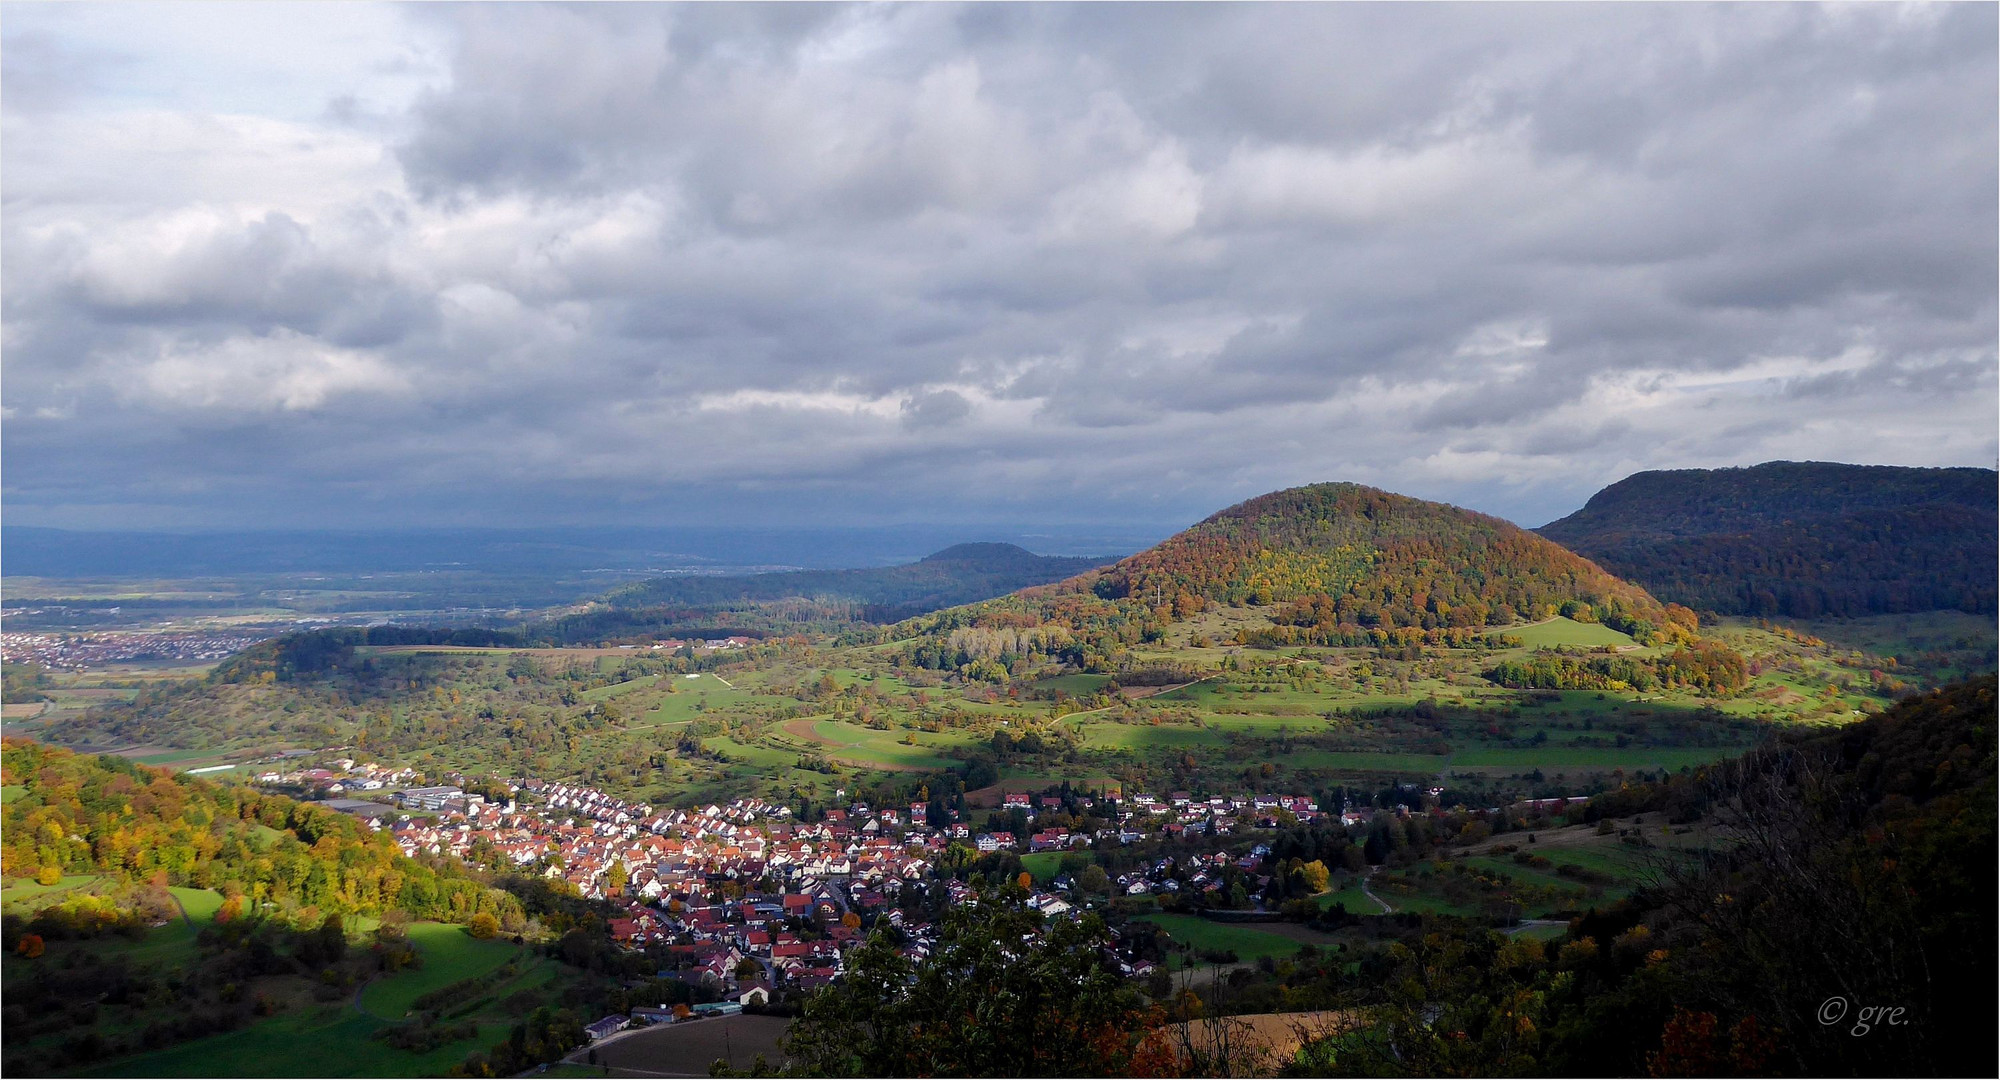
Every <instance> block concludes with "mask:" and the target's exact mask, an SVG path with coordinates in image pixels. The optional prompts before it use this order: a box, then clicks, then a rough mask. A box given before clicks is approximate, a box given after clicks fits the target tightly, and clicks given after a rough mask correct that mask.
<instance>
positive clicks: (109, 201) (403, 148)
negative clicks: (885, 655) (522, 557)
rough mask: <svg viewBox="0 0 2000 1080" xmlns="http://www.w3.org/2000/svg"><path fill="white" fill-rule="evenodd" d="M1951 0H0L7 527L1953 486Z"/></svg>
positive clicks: (1991, 186) (1964, 371)
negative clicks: (1354, 494)
mask: <svg viewBox="0 0 2000 1080" xmlns="http://www.w3.org/2000/svg"><path fill="white" fill-rule="evenodd" d="M1995 10H1996V9H1995V8H1994V6H1992V5H1970V4H1967V5H1938V6H1914V7H1908V6H1894V5H1861V6H1855V7H1834V8H1819V7H1807V6H1794V5H1748V6H1730V7H1700V6H1693V5H1682V4H1673V5H1665V6H1648V5H1636V4H1608V5H1602V6H1596V5H1574V4H1566V5H1550V6H1534V7H1512V6H1501V5H1488V4H1479V5H1472V6H1465V7H1458V6H1427V5H1417V4H1390V5H1383V6H1374V5H1346V4H1341V5H1331V6H1307V5H1284V6H1261V5H1226V6H1218V7H1207V6H1192V5H1174V6H1168V7H1151V6H1136V5H1114V6H1106V7H1054V6H1039V5H1037V6H1025V5H1023V6H1016V5H1005V6H968V7H959V6H938V5H919V6H908V7H886V6H869V7H842V6H831V5H808V6H801V7H784V6H733V5H698V6H689V7H680V6H650V5H639V4H613V5H602V6H592V7H587V8H586V7H564V6H550V7H538V6H522V5H494V6H482V5H465V6H460V5H418V6H411V7H392V6H382V7H370V6H360V5H346V4H342V5H337V6H326V7H321V6H314V5H309V4H273V5H269V6H259V5H254V4H228V5H223V6H217V7H205V6H201V5H187V4H175V5H163V4H162V5H138V6H131V7H127V6H120V5H89V4H54V5H29V4H18V3H16V4H8V5H6V7H5V10H4V19H0V35H3V36H4V56H0V74H4V99H0V100H3V101H4V115H3V116H0V119H3V120H4V132H3V133H0V134H4V150H5V154H4V159H3V161H4V163H0V196H4V214H0V260H4V297H0V300H3V301H4V305H3V306H0V333H4V339H0V344H4V386H0V391H4V410H5V411H4V416H3V417H0V419H3V420H4V424H0V442H3V443H4V457H0V468H3V469H4V501H5V512H6V518H7V520H8V522H9V523H12V524H42V525H61V526H71V527H93V528H103V527H156V526H170V527H190V526H226V527H256V526H317V525H340V526H385V525H405V524H407V525H415V524H489V523H490V524H553V523H628V524H641V523H643V524H700V523H723V524H765V523H773V522H786V521H800V520H816V521H826V522H832V523H841V524H859V523H871V522H878V521H897V520H901V521H931V522H945V521H960V522H966V521H1024V522H1032V521H1040V522H1093V521H1114V520H1129V521H1150V522H1164V523H1180V522H1186V521H1189V520H1192V519H1195V518H1198V517H1200V516H1202V515H1204V514H1206V513H1208V512H1209V511H1211V510H1214V509H1217V508H1219V507H1221V506H1224V505H1227V504H1229V503H1232V502H1235V501H1238V500H1240V499H1242V498H1245V497H1248V496H1251V495H1255V494H1258V493H1261V492H1263V491H1267V490H1271V489H1274V488H1279V487H1285V486H1289V485H1293V484H1299V483H1306V482H1312V481H1318V480H1336V479H1345V480H1358V481H1362V482H1365V483H1370V484H1376V485H1379V486H1382V487H1386V488H1390V489H1392V490H1396V491H1402V492H1406V493H1409V494H1414V495H1420V496H1424V497H1428V498H1439V499H1445V500H1449V501H1452V502H1457V503H1460V504H1462V505H1467V506H1472V507H1475V508H1478V509H1482V510H1486V511H1489V512H1493V513H1497V514H1500V515H1503V516H1506V517H1509V518H1512V519H1514V520H1516V521H1519V522H1522V523H1523V524H1529V525H1536V524H1540V523H1542V522H1543V521H1546V520H1548V519H1550V518H1553V517H1557V516H1560V515H1562V514H1565V513H1567V512H1569V511H1570V510H1572V509H1574V508H1575V507H1576V506H1578V505H1580V504H1581V502H1582V501H1583V499H1585V498H1586V497H1587V496H1588V495H1589V494H1590V493H1591V492H1592V491H1594V490H1596V489H1597V488H1599V487H1601V486H1603V485H1604V484H1606V483H1609V482H1611V481H1613V480H1616V479H1618V478H1620V477H1622V476H1625V475H1627V474H1629V473H1631V472H1634V471H1637V470H1640V469H1646V468H1659V467H1689V466H1719V465H1733V464H1734V465H1740V464H1751V463H1755V462H1760V461H1765V460H1769V459H1773V458H1792V459H1823V460H1840V461H1855V462H1875V463H1894V464H1908V465H1984V466H1991V465H1993V464H1994V461H1995V456H1996V452H2000V451H1997V450H1996V434H1995V432H1996V426H2000V415H1996V392H2000V391H1997V390H1996V336H2000V329H1996V314H1995V297H1996V291H2000V270H1996V250H2000V248H1997V247H1996V230H2000V224H1996V209H1995V208H1996V203H2000V181H1996V161H1997V160H2000V147H1996V100H2000V78H1997V77H1996V45H1995V42H1996V25H1995Z"/></svg>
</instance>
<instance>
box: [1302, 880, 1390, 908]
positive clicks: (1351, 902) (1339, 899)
mask: <svg viewBox="0 0 2000 1080" xmlns="http://www.w3.org/2000/svg"><path fill="white" fill-rule="evenodd" d="M1335 880H1336V882H1338V879H1335ZM1313 902H1314V903H1316V904H1318V905H1319V909H1320V910H1321V911H1325V910H1327V909H1328V908H1331V907H1332V906H1333V905H1335V904H1340V905H1342V906H1344V907H1345V908H1346V909H1347V913H1348V914H1349V915H1380V914H1382V905H1380V904H1378V903H1376V902H1375V901H1373V900H1370V899H1368V894H1367V893H1365V892H1362V891H1361V879H1360V878H1358V877H1355V878H1349V879H1348V880H1347V882H1346V883H1345V884H1342V885H1341V887H1340V888H1338V889H1330V890H1328V891H1326V892H1323V893H1320V894H1319V895H1317V896H1314V897H1313Z"/></svg>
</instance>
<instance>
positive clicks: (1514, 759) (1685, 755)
mask: <svg viewBox="0 0 2000 1080" xmlns="http://www.w3.org/2000/svg"><path fill="white" fill-rule="evenodd" d="M1746 749H1748V748H1747V747H1742V746H1735V747H1727V746H1628V747H1596V746H1569V747H1563V746H1541V747H1533V748H1524V749H1516V748H1513V747H1502V746H1475V747H1468V748H1467V749H1464V750H1458V751H1454V752H1453V753H1452V755H1451V759H1450V764H1449V767H1450V768H1452V769H1501V770H1508V771H1512V772H1526V771H1529V770H1533V769H1540V770H1542V771H1543V772H1544V773H1559V772H1560V773H1568V772H1610V771H1611V770H1613V769H1624V770H1625V771H1627V772H1633V771H1636V770H1640V769H1648V770H1650V769H1666V770H1668V771H1678V770H1680V769H1681V768H1682V767H1693V766H1697V765H1706V764H1708V763H1709V762H1712V761H1721V760H1722V759H1724V758H1729V757H1734V756H1736V755H1738V754H1741V753H1743V752H1744V750H1746Z"/></svg>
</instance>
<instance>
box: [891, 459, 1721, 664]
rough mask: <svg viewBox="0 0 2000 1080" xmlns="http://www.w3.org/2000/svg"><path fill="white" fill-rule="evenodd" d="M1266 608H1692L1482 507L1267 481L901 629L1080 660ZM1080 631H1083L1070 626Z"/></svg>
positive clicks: (1636, 617)
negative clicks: (1006, 635) (1120, 551)
mask: <svg viewBox="0 0 2000 1080" xmlns="http://www.w3.org/2000/svg"><path fill="white" fill-rule="evenodd" d="M1216 604H1225V605H1253V606H1262V607H1265V608H1267V609H1268V612H1269V615H1270V618H1271V621H1272V622H1273V623H1274V624H1276V628H1275V630H1276V633H1277V637H1278V638H1281V639H1283V640H1278V641H1274V642H1270V643H1277V644H1284V643H1289V642H1298V643H1318V644H1369V643H1371V642H1378V641H1380V640H1382V639H1385V638H1386V639H1390V640H1395V641H1397V642H1400V643H1409V642H1411V641H1424V642H1429V643H1434V644H1437V643H1459V642H1463V641H1465V640H1468V639H1469V637H1470V636H1472V635H1474V634H1476V633H1479V632H1483V629H1484V628H1487V627H1505V626H1507V625H1510V624H1513V623H1516V622H1520V621H1523V620H1533V619H1542V618H1548V617H1550V616H1553V615H1556V614H1564V615H1573V616H1576V617H1579V618H1583V619H1594V620H1598V621H1602V622H1604V623H1606V624H1608V625H1611V626H1613V627H1615V628H1617V629H1620V630H1623V631H1625V632H1627V633H1629V634H1632V635H1633V636H1634V637H1637V638H1641V639H1649V640H1650V639H1655V638H1659V639H1677V638H1682V637H1686V636H1687V635H1689V634H1691V633H1692V631H1693V630H1694V627H1695V620H1694V617H1693V613H1692V612H1689V611H1687V610H1685V609H1678V608H1669V607H1668V606H1666V605H1662V604H1661V603H1659V602H1658V601H1657V600H1655V599H1653V597H1652V596H1650V595H1648V594H1647V592H1646V591H1645V590H1644V589H1641V588H1639V587H1637V586H1635V585H1632V584H1630V583H1627V582H1624V581H1621V580H1619V579H1618V578H1615V577H1613V576H1612V575H1610V574H1608V573H1606V572H1605V571H1604V570H1603V569H1601V568H1600V567H1598V566H1597V565H1595V564H1594V563H1592V562H1590V561H1589V560H1587V559H1585V558H1583V557H1581V556H1579V555H1576V554H1574V553H1573V552H1570V551H1568V550H1566V549H1564V548H1562V547H1561V546H1559V545H1557V544H1554V543H1551V542H1549V541H1547V540H1544V539H1542V538H1541V537H1539V536H1536V535H1535V534H1533V533H1531V532H1529V531H1527V530H1525V529H1522V528H1519V527H1518V526H1515V525H1512V524H1510V523H1508V522H1505V521H1502V520H1500V519H1498V518H1494V517H1489V516H1487V515H1485V514H1479V513H1475V512H1473V511H1470V510H1464V509H1460V508H1458V507H1455V506H1447V505H1444V504H1442V503H1433V502H1425V501H1423V500H1421V499H1413V498H1409V497H1408V496H1403V495H1396V494H1392V493H1390V492H1386V491H1381V490H1378V489H1375V488H1370V487H1364V486H1362V485H1359V484H1314V485H1311V486H1308V487H1300V488H1291V489H1287V490H1284V491H1277V492H1272V493H1271V494H1269V495H1263V496H1260V497H1258V498H1255V499H1251V500H1249V501H1247V502H1244V503H1240V504H1238V505H1236V506H1232V507H1230V508H1229V509H1227V510H1223V511H1221V512H1220V513H1217V514H1215V515H1213V516H1211V517H1209V518H1208V519H1206V520H1204V521H1202V522H1201V523H1199V524H1197V525H1195V526H1193V527H1192V528H1189V529H1187V530H1185V531H1183V532H1181V533H1178V534H1176V535H1174V536H1172V537H1170V538H1168V539H1167V540H1165V541H1163V542H1161V543H1160V544H1158V545H1155V546H1154V547H1152V548H1149V549H1147V550H1145V551H1142V552H1140V553H1138V554H1136V555H1133V556H1130V557H1129V558H1126V559H1124V560H1121V561H1120V562H1118V563H1115V564H1113V565H1111V566H1108V567H1105V568H1103V569H1100V570H1093V571H1089V572H1087V573H1084V574H1080V575H1078V576H1076V577H1073V578H1070V579H1068V580H1065V581H1061V582H1058V583H1055V584H1053V585H1047V586H1042V587H1039V588H1031V589H1025V590H1022V591H1021V592H1019V593H1016V594H1014V595H1013V596H1010V597H1003V598H1001V599H998V600H994V601H989V602H987V603H984V604H975V605H972V606H970V607H965V608H954V609H950V610H947V611H942V612H938V613H936V614H935V615H931V616H926V617H924V618H921V619H914V620H910V621H909V622H907V623H905V624H903V625H902V626H900V627H898V628H897V633H896V636H899V637H913V636H918V635H922V634H926V633H930V632H934V631H940V630H944V631H948V630H953V629H958V628H995V629H1014V630H1019V631H1024V632H1025V631H1028V630H1038V631H1040V632H1041V633H1042V635H1043V637H1044V638H1048V639H1049V640H1036V641H1033V642H1028V643H1026V646H1027V647H1028V648H1029V649H1031V650H1033V651H1039V652H1046V653H1049V654H1051V655H1063V654H1065V653H1070V652H1074V653H1075V654H1076V657H1075V659H1076V660H1077V662H1080V663H1086V664H1088V662H1089V661H1090V659H1091V656H1092V654H1096V655H1098V656H1102V655H1104V654H1106V653H1108V652H1111V651H1116V650H1117V649H1118V647H1119V646H1120V645H1121V644H1122V645H1130V644H1134V643H1139V642H1144V641H1148V640H1158V639H1159V637H1160V635H1161V634H1162V633H1163V630H1164V628H1165V627H1166V626H1168V625H1171V624H1173V623H1175V622H1178V621H1182V620H1186V619H1189V618H1192V617H1194V616H1196V615H1197V614H1199V613H1200V612H1202V611H1203V610H1205V609H1206V608H1208V607H1210V606H1212V605H1216ZM1057 631H1063V632H1067V633H1068V634H1070V635H1074V636H1075V637H1076V638H1077V639H1078V640H1077V641H1075V642H1074V643H1072V642H1070V641H1066V640H1061V638H1062V637H1063V634H1061V633H1057Z"/></svg>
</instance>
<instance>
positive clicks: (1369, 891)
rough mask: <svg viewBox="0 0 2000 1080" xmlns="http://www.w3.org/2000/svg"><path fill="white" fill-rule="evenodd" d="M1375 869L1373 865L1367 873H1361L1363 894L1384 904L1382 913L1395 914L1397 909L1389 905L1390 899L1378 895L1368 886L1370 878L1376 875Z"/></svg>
mask: <svg viewBox="0 0 2000 1080" xmlns="http://www.w3.org/2000/svg"><path fill="white" fill-rule="evenodd" d="M1375 869H1376V868H1375V867H1372V866H1371V867H1369V868H1368V872H1367V873H1365V874H1363V875H1361V895H1363V896H1365V897H1367V898H1368V899H1370V900H1373V901H1375V902H1376V903H1378V904H1380V905H1382V914H1384V915H1393V914H1395V912H1396V909H1395V908H1392V907H1390V906H1389V901H1387V900H1384V899H1382V898H1381V897H1379V896H1376V895H1375V892H1374V890H1372V889H1370V888H1369V887H1368V879H1369V878H1371V877H1374V876H1375Z"/></svg>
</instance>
